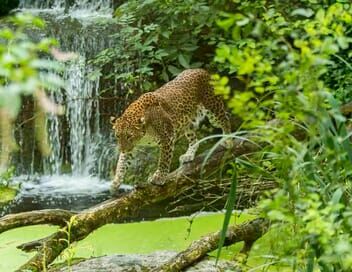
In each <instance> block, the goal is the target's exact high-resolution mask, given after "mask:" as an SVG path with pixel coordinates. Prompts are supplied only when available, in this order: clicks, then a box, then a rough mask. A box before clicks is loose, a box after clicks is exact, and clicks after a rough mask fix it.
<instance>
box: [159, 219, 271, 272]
mask: <svg viewBox="0 0 352 272" xmlns="http://www.w3.org/2000/svg"><path fill="white" fill-rule="evenodd" d="M269 224H270V223H269V221H268V220H266V219H263V218H259V219H255V220H253V221H250V222H247V223H244V224H241V225H237V226H230V227H229V228H228V230H227V234H226V240H225V244H224V246H227V245H231V244H234V243H237V242H240V241H244V242H245V244H244V247H243V249H242V251H241V252H244V253H246V252H247V251H248V250H249V249H250V248H251V246H252V244H253V243H254V242H255V241H256V240H257V239H258V238H260V237H262V236H263V234H265V233H266V232H267V230H268V228H269ZM219 238H220V232H215V233H211V234H208V235H206V236H204V237H202V238H201V239H199V240H196V241H194V242H193V243H192V244H191V245H190V246H189V247H188V248H187V249H186V250H184V251H182V252H180V253H179V254H177V255H176V256H175V257H174V258H172V259H171V260H169V261H168V262H166V263H165V264H163V265H162V266H160V267H158V268H157V269H155V270H153V272H177V271H182V270H183V269H185V268H187V267H189V266H191V265H192V264H194V263H196V262H198V261H200V260H201V259H202V258H204V257H205V256H206V254H207V253H209V252H210V251H213V250H215V249H216V248H217V247H218V244H219Z"/></svg>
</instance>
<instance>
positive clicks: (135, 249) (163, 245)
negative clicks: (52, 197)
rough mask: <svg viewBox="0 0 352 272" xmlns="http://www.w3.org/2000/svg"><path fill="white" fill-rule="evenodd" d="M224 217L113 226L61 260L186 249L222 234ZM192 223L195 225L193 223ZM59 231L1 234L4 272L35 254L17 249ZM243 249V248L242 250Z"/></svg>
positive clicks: (40, 228)
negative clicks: (208, 235) (212, 234)
mask: <svg viewBox="0 0 352 272" xmlns="http://www.w3.org/2000/svg"><path fill="white" fill-rule="evenodd" d="M251 218H253V216H251V215H248V214H242V215H241V216H240V217H237V216H236V217H233V221H234V220H235V221H236V222H238V223H240V222H243V221H244V220H248V219H251ZM222 220H223V215H222V214H219V213H217V214H200V215H198V216H195V217H194V218H192V217H181V218H176V219H160V220H156V221H153V222H140V223H128V224H109V225H105V226H103V227H101V228H99V229H98V230H96V231H95V232H93V233H91V234H90V235H89V236H88V237H87V238H86V239H84V240H83V241H80V242H79V243H77V244H74V245H73V247H72V249H71V250H70V251H66V252H65V253H64V254H63V256H62V257H61V258H60V259H59V260H58V261H59V262H60V261H61V262H62V261H65V259H67V256H68V254H73V256H72V257H74V258H78V257H84V258H89V257H92V256H102V255H107V254H115V253H120V254H121V253H123V254H128V253H151V252H154V251H158V250H175V251H180V250H182V249H185V248H186V247H187V246H188V245H189V244H190V243H191V242H192V241H193V240H195V239H198V238H200V237H201V236H202V235H205V234H206V233H209V232H212V231H216V230H219V229H220V228H221V225H222ZM191 222H192V223H191ZM56 230H57V227H52V226H47V225H41V226H30V227H22V228H17V229H14V230H11V231H7V232H5V233H2V234H0V256H1V259H0V271H1V272H5V271H6V272H11V271H14V270H15V269H16V268H18V267H19V266H20V265H21V264H23V263H25V262H26V261H27V260H28V259H29V258H30V257H32V256H33V255H34V254H33V253H25V252H22V251H21V250H18V249H17V248H16V246H18V245H19V244H21V243H24V242H29V241H32V240H35V239H40V238H43V237H45V236H47V235H49V234H51V233H53V232H55V231H56ZM238 247H239V246H238Z"/></svg>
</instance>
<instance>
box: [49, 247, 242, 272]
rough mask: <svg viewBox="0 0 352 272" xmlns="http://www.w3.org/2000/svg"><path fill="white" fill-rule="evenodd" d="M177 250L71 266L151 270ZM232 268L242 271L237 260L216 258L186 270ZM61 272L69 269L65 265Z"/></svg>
mask: <svg viewBox="0 0 352 272" xmlns="http://www.w3.org/2000/svg"><path fill="white" fill-rule="evenodd" d="M175 255H176V253H175V252H169V251H163V252H155V253H152V254H129V255H111V256H103V257H98V258H93V259H89V260H86V261H82V262H80V263H78V264H75V265H73V266H71V268H70V271H72V272H98V271H99V272H101V271H104V272H123V271H125V272H126V271H129V272H133V271H136V272H137V271H138V272H139V271H140V272H142V271H150V270H151V269H153V268H156V267H158V266H160V265H161V264H162V263H164V262H165V261H167V260H169V259H170V258H172V257H173V256H175ZM225 270H230V271H233V272H239V271H242V270H241V269H240V268H239V267H238V265H237V264H236V263H235V262H230V261H220V262H219V263H218V265H217V266H215V261H214V260H203V261H201V262H200V263H198V264H197V265H195V266H192V267H190V268H188V269H186V270H185V271H188V272H200V271H204V272H205V271H206V272H218V271H225ZM56 271H60V272H64V271H68V268H67V267H64V268H62V269H60V270H56Z"/></svg>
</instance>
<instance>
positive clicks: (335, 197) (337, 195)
mask: <svg viewBox="0 0 352 272" xmlns="http://www.w3.org/2000/svg"><path fill="white" fill-rule="evenodd" d="M342 195H343V190H342V189H341V188H338V189H336V191H335V192H334V194H333V195H332V197H331V202H332V203H333V204H338V203H339V202H340V200H341V197H342Z"/></svg>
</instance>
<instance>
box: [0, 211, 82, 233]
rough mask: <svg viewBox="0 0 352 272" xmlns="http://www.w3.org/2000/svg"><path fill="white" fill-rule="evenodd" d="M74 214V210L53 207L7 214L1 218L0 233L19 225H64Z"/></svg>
mask: <svg viewBox="0 0 352 272" xmlns="http://www.w3.org/2000/svg"><path fill="white" fill-rule="evenodd" d="M74 214H75V213H74V212H69V211H65V210H59V209H53V210H41V211H32V212H23V213H17V214H9V215H5V216H4V217H2V218H1V219H0V233H2V232H4V231H7V230H10V229H14V228H18V227H24V226H29V225H39V224H51V225H58V226H61V227H63V226H66V222H67V221H69V220H70V218H71V217H72V216H73V215H74Z"/></svg>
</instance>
